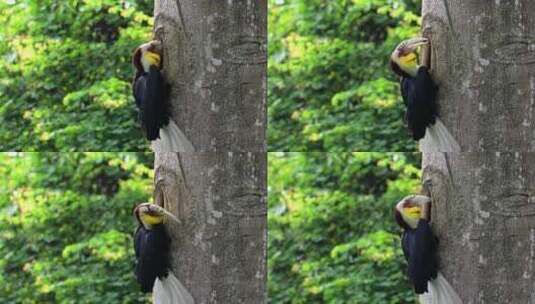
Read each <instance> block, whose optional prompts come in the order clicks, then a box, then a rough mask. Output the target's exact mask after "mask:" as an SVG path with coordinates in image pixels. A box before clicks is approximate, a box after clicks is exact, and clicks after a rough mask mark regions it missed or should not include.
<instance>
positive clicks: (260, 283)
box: [154, 152, 267, 304]
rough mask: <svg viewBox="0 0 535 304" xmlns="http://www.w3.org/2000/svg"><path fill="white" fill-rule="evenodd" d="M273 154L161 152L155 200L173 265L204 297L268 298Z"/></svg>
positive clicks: (215, 300)
mask: <svg viewBox="0 0 535 304" xmlns="http://www.w3.org/2000/svg"><path fill="white" fill-rule="evenodd" d="M266 163H267V159H266V153H251V152H247V153H232V152H228V153H221V152H218V153H189V154H187V153H170V152H169V153H158V154H156V159H155V164H154V165H155V166H154V168H155V177H154V179H155V194H154V196H155V203H157V204H159V205H161V206H164V207H165V208H166V209H167V210H169V211H171V212H172V213H173V214H175V215H176V216H177V217H178V219H179V220H180V222H181V223H180V224H175V223H173V222H167V223H166V227H167V230H168V231H169V234H170V235H171V238H172V248H171V251H172V269H173V273H175V275H176V276H177V278H178V279H179V280H180V281H181V282H182V283H183V284H184V285H185V286H186V288H188V290H189V291H190V293H191V294H192V295H193V297H194V299H195V303H196V304H202V303H264V302H265V300H266V297H267V295H266V278H267V275H266V246H267V223H266V221H267V205H266V180H267V177H266Z"/></svg>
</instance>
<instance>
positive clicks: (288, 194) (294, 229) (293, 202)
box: [268, 153, 420, 304]
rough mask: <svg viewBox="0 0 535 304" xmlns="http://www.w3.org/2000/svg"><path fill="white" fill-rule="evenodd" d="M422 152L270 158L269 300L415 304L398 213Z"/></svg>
mask: <svg viewBox="0 0 535 304" xmlns="http://www.w3.org/2000/svg"><path fill="white" fill-rule="evenodd" d="M418 158H419V154H402V153H337V154H331V153H270V154H269V175H268V181H269V193H268V195H269V196H268V204H269V214H268V219H269V232H268V235H269V243H268V257H269V259H268V269H269V270H268V271H269V282H268V287H269V302H270V303H293V304H299V303H331V304H334V303H367V304H368V303H370V304H375V303H376V304H384V303H392V304H394V303H415V298H414V295H413V292H412V290H411V287H410V286H409V284H408V281H407V279H406V277H405V267H406V266H405V265H406V264H405V262H404V258H403V255H402V252H401V248H400V245H399V243H400V239H399V235H400V230H399V228H398V227H397V225H396V223H395V222H394V220H393V215H392V208H393V206H394V204H395V203H396V202H398V201H399V200H400V199H401V198H402V197H404V196H405V195H408V194H411V193H414V192H416V191H417V190H418V188H419V176H420V172H419V169H418V165H417V163H418V162H419V160H418Z"/></svg>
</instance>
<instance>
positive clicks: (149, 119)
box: [132, 40, 170, 141]
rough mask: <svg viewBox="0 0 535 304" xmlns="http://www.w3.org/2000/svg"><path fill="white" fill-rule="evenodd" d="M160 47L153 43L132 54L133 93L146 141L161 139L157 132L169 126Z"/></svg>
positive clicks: (159, 44) (158, 44)
mask: <svg viewBox="0 0 535 304" xmlns="http://www.w3.org/2000/svg"><path fill="white" fill-rule="evenodd" d="M161 61H162V45H161V43H160V42H159V41H156V40H153V41H150V42H148V43H145V44H142V45H140V46H139V47H138V48H136V50H135V51H134V56H133V58H132V62H133V64H134V67H135V68H136V74H135V76H134V81H133V85H132V87H133V91H134V97H135V100H136V105H137V107H138V109H139V121H140V123H141V128H142V129H143V133H144V134H145V137H147V139H148V140H150V141H153V140H156V139H157V138H160V128H163V127H164V126H166V125H167V124H169V115H170V114H169V106H168V101H167V92H168V88H167V84H166V83H165V81H164V79H163V77H162V74H161V73H160V67H161Z"/></svg>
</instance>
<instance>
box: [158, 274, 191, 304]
mask: <svg viewBox="0 0 535 304" xmlns="http://www.w3.org/2000/svg"><path fill="white" fill-rule="evenodd" d="M152 300H153V303H154V304H194V303H195V301H194V300H193V297H192V296H191V294H190V293H189V291H188V290H187V289H186V288H185V287H184V285H182V283H180V281H179V280H178V279H177V278H176V277H175V275H174V274H173V273H172V272H169V274H168V275H167V277H166V278H164V279H162V280H160V279H159V278H156V281H155V282H154V288H153V290H152Z"/></svg>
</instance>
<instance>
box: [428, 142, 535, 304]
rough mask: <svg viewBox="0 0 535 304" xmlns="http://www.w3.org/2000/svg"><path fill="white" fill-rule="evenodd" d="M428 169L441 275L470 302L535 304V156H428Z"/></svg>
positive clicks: (527, 154) (518, 154)
mask: <svg viewBox="0 0 535 304" xmlns="http://www.w3.org/2000/svg"><path fill="white" fill-rule="evenodd" d="M422 165H423V166H422V167H423V181H424V188H425V189H427V190H428V191H429V194H430V196H431V198H432V200H433V205H432V214H431V216H432V224H433V230H434V232H435V233H436V235H437V236H438V238H439V255H440V260H441V262H440V266H441V271H442V272H443V273H444V275H445V276H446V278H447V279H448V280H449V282H450V283H451V284H452V286H453V287H454V288H455V290H456V291H457V292H458V293H459V295H460V296H461V298H462V299H463V301H464V303H465V304H469V303H489V304H490V303H535V283H534V282H535V278H534V277H533V276H534V274H535V268H534V267H535V266H534V261H535V218H534V217H533V216H534V215H535V204H534V203H533V202H534V195H535V193H534V190H535V153H520V152H506V153H481V152H473V153H460V154H453V153H448V154H445V153H425V154H424V155H423V164H422ZM448 168H450V169H448Z"/></svg>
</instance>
